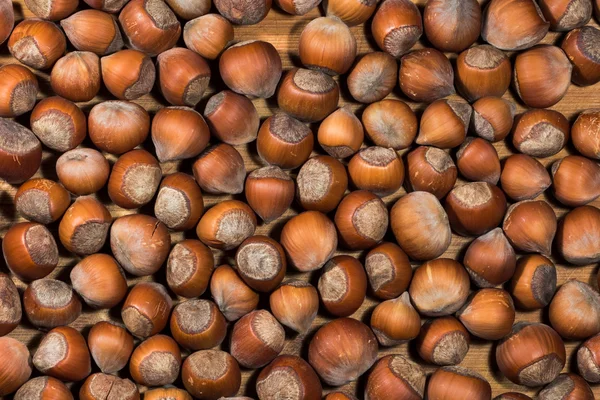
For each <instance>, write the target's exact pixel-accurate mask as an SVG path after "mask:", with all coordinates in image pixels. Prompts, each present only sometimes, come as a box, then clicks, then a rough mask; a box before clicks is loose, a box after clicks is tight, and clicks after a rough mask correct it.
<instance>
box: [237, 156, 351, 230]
mask: <svg viewBox="0 0 600 400" xmlns="http://www.w3.org/2000/svg"><path fill="white" fill-rule="evenodd" d="M342 168H343V167H342ZM300 171H302V170H300ZM344 172H345V171H344ZM294 192H295V189H294V181H293V180H292V178H290V176H289V175H288V174H286V173H285V172H284V171H282V170H281V168H279V167H277V166H269V167H262V168H258V169H255V170H254V171H252V172H250V173H249V174H248V177H247V178H246V184H245V188H244V193H245V194H246V201H247V202H248V204H249V205H250V207H252V209H253V210H254V212H255V213H256V214H257V215H258V216H259V217H260V218H261V219H262V220H263V221H264V222H265V223H269V222H271V221H274V220H276V219H277V218H279V217H281V216H282V215H283V214H284V213H285V212H286V211H287V210H288V209H289V208H290V206H291V205H292V201H294Z"/></svg>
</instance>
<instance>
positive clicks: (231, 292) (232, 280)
mask: <svg viewBox="0 0 600 400" xmlns="http://www.w3.org/2000/svg"><path fill="white" fill-rule="evenodd" d="M210 293H211V294H212V297H213V299H214V300H215V303H216V304H217V306H219V310H221V312H222V313H223V315H224V316H225V318H227V320H228V321H235V320H236V319H238V318H240V317H242V316H244V315H246V314H248V313H249V312H250V311H252V310H254V309H255V308H256V306H257V305H258V294H257V293H255V292H254V291H253V290H252V289H250V288H249V287H248V285H246V283H244V281H243V280H242V279H241V278H240V277H239V276H238V274H237V273H236V272H235V270H234V269H233V268H231V267H230V266H229V265H221V266H220V267H218V268H217V269H215V271H214V272H213V274H212V277H211V279H210Z"/></svg>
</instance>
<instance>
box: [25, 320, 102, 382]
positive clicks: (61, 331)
mask: <svg viewBox="0 0 600 400" xmlns="http://www.w3.org/2000/svg"><path fill="white" fill-rule="evenodd" d="M33 365H35V367H36V368H37V370H38V371H40V372H41V373H42V374H44V375H49V376H52V377H54V378H57V379H60V380H62V381H66V382H77V381H81V380H84V379H85V378H86V377H87V376H88V375H89V374H90V372H91V370H92V362H91V360H90V352H89V350H88V347H87V344H86V343H85V339H84V338H83V336H81V333H79V332H78V331H76V330H75V329H73V328H71V327H69V326H61V327H58V328H54V329H52V330H51V331H50V332H48V334H47V335H46V336H44V338H43V339H42V342H41V343H40V345H39V346H38V348H37V350H36V351H35V354H34V355H33Z"/></svg>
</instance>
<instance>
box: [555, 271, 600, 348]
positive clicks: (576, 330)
mask: <svg viewBox="0 0 600 400" xmlns="http://www.w3.org/2000/svg"><path fill="white" fill-rule="evenodd" d="M548 310H549V311H548V316H549V318H550V324H551V325H552V327H553V328H554V330H556V332H558V334H559V335H560V336H562V337H563V338H565V339H570V340H582V339H586V338H589V337H590V336H594V335H596V334H598V333H600V294H598V292H597V291H595V290H594V289H592V287H591V286H590V285H588V284H587V283H583V282H580V281H576V280H569V281H567V282H565V283H564V284H563V285H562V286H561V287H560V288H559V289H558V291H557V292H556V294H555V295H554V297H553V298H552V302H551V303H550V308H549V309H548Z"/></svg>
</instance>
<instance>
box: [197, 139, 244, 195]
mask: <svg viewBox="0 0 600 400" xmlns="http://www.w3.org/2000/svg"><path fill="white" fill-rule="evenodd" d="M193 170H194V178H195V179H196V182H198V186H200V188H202V190H204V191H205V192H208V193H213V194H238V193H242V192H243V191H244V180H245V179H246V167H245V165H244V159H243V158H242V155H241V154H240V153H239V152H238V151H237V150H236V149H235V148H234V147H233V146H231V145H228V144H225V143H219V144H217V145H215V146H212V147H209V148H208V149H207V150H205V151H204V152H203V153H202V154H200V157H198V159H197V160H196V162H194V166H193Z"/></svg>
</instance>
